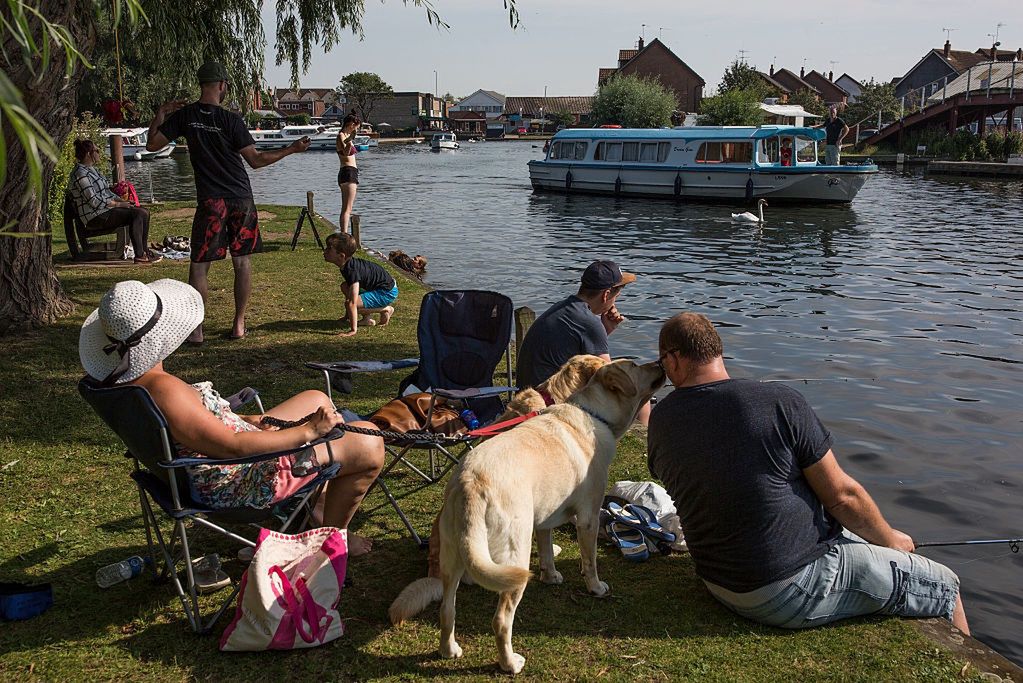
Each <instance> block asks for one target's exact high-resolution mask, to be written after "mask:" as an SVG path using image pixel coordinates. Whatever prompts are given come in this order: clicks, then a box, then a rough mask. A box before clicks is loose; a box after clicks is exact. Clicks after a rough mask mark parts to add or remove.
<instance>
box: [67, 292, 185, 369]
mask: <svg viewBox="0 0 1023 683" xmlns="http://www.w3.org/2000/svg"><path fill="white" fill-rule="evenodd" d="M204 314H205V310H204V308H203V303H202V297H201V296H200V295H199V292H197V291H196V290H195V289H194V288H193V287H192V286H191V285H189V284H187V283H184V282H180V281H178V280H170V279H164V280H157V281H156V282H153V283H151V284H148V285H147V284H145V283H144V282H139V281H138V280H127V281H125V282H118V283H117V284H116V285H114V286H113V287H112V288H111V289H110V291H108V292H107V293H106V294H104V295H103V298H102V299H100V302H99V308H97V309H96V310H95V311H93V312H92V313H90V314H89V317H88V318H86V319H85V323H84V324H83V325H82V332H81V334H80V335H79V336H78V355H79V356H80V357H81V359H82V367H83V368H85V371H86V372H87V373H88V374H89V375H90V376H91V377H93V378H95V379H98V380H101V381H103V383H104V384H115V383H118V384H119V383H123V382H131V381H132V380H135V379H138V378H139V377H141V376H142V375H144V374H145V373H146V372H148V371H149V370H151V369H152V368H153V367H154V366H155V365H156V364H157V363H159V362H160V361H162V360H163V359H164V358H166V357H167V356H169V355H170V354H172V353H173V352H174V350H175V349H177V348H178V347H179V346H181V343H182V342H183V341H185V339H186V338H187V337H188V335H189V334H191V333H192V330H194V329H195V328H196V327H197V326H198V325H199V323H201V322H202V320H203V316H204Z"/></svg>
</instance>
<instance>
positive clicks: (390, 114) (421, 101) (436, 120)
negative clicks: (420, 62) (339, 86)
mask: <svg viewBox="0 0 1023 683" xmlns="http://www.w3.org/2000/svg"><path fill="white" fill-rule="evenodd" d="M369 119H370V122H371V123H374V124H375V123H389V124H391V127H392V129H394V130H401V129H403V128H416V127H418V128H419V129H420V130H421V131H423V130H444V129H445V126H446V125H447V121H448V104H447V102H445V101H444V100H443V99H442V98H440V97H435V96H434V95H432V94H430V93H422V92H412V91H408V92H396V93H393V96H392V97H388V98H385V99H380V100H377V101H376V103H375V104H374V105H373V108H372V109H371V110H370V114H369Z"/></svg>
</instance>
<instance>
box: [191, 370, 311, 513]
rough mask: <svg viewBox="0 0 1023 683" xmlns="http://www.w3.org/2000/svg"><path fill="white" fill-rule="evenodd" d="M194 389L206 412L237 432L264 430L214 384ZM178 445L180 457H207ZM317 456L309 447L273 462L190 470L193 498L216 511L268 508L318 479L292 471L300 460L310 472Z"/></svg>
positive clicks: (207, 383) (212, 466)
mask: <svg viewBox="0 0 1023 683" xmlns="http://www.w3.org/2000/svg"><path fill="white" fill-rule="evenodd" d="M192 387H193V388H194V389H195V390H196V391H198V392H199V396H200V398H201V399H202V402H203V405H204V406H205V407H206V409H207V410H209V411H210V412H211V413H213V414H214V415H215V416H216V417H217V419H219V420H220V421H221V422H223V423H224V425H225V426H226V427H228V428H229V429H231V430H232V431H234V432H235V433H237V432H258V431H260V429H259V427H257V426H255V425H253V424H250V423H248V422H246V421H245V420H243V419H242V418H241V416H239V415H236V414H235V413H234V412H233V411H232V410H231V405H230V404H229V403H228V402H227V401H225V400H224V399H223V398H221V396H220V394H218V393H217V392H216V390H214V389H213V383H212V382H197V383H196V384H193V385H192ZM175 445H176V447H177V452H178V456H179V457H185V458H195V457H200V458H201V457H205V456H204V455H203V454H202V453H197V452H196V451H193V450H191V449H190V448H186V447H185V446H182V445H181V444H175ZM314 457H315V456H314V455H313V451H312V449H311V448H309V449H305V450H304V451H299V452H298V453H293V454H288V455H284V456H281V457H279V458H276V459H273V460H264V461H261V462H254V463H247V464H241V465H194V466H192V467H189V468H187V471H188V478H189V482H190V483H191V492H192V498H194V499H195V500H196V502H199V503H202V504H203V505H207V506H209V507H212V508H232V507H243V506H248V507H253V508H259V509H263V508H268V507H270V506H271V505H273V504H274V503H276V502H278V501H280V500H284V499H285V498H288V497H289V496H291V495H293V494H294V493H295V491H297V490H298V489H300V488H301V487H302V486H304V485H305V484H306V483H308V482H309V481H310V480H311V479H312V478H313V477H315V476H316V472H315V471H314V472H312V473H311V474H308V475H305V476H301V477H298V476H294V475H293V474H292V472H291V469H292V467H293V466H294V465H295V464H296V459H299V460H302V461H303V463H302V464H303V467H304V468H305V469H306V471H308V470H309V465H310V464H311V463H310V462H305V461H310V460H312V459H313V458H314ZM296 469H299V468H296ZM314 469H315V468H314Z"/></svg>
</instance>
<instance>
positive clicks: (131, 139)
mask: <svg viewBox="0 0 1023 683" xmlns="http://www.w3.org/2000/svg"><path fill="white" fill-rule="evenodd" d="M100 132H101V133H103V135H106V136H107V137H108V138H109V137H113V136H115V135H120V136H121V149H122V154H123V156H124V158H125V159H127V160H132V159H134V160H136V161H142V160H145V161H148V160H150V159H163V158H164V157H169V156H170V155H171V154H172V153H173V152H174V147H175V143H174V142H173V141H171V142H170V143H168V144H166V145H164V146H163V147H162V148H161V149H158V150H157V151H155V152H150V151H148V150H147V149H146V143H147V142H148V141H149V129H148V128H104V129H103V130H102V131H100Z"/></svg>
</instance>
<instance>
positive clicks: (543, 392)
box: [388, 354, 608, 626]
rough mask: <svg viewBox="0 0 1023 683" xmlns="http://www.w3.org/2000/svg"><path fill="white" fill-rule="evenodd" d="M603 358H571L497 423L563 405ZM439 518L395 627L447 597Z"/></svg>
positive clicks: (394, 616)
mask: <svg viewBox="0 0 1023 683" xmlns="http://www.w3.org/2000/svg"><path fill="white" fill-rule="evenodd" d="M607 363H608V361H606V360H604V359H603V358H601V357H600V356H591V355H588V354H579V355H577V356H572V357H571V358H569V359H568V360H567V361H566V362H565V364H564V365H562V366H561V367H560V368H558V371H557V372H555V373H554V374H553V375H551V376H550V377H548V378H547V379H545V380H544V381H543V382H541V383H540V384H539V385H537V387H536V388H535V389H523V390H522V391H519V392H516V394H515V395H514V396H512V399H511V400H510V401H509V402H508V405H507V406H506V407H505V408H506V409H505V412H504V414H503V415H501V416H500V417H499V418H497V419H496V420H495V421H494V422H495V423H496V422H503V421H505V420H510V419H512V418H514V417H518V416H521V415H528V414H529V413H531V412H533V411H538V410H543V409H544V408H546V407H547V406H549V405H554V404H556V403H564V402H565V401H567V400H568V398H569V397H570V396H571V395H572V394H574V393H575V392H577V391H579V390H580V389H582V388H583V387H585V386H586V384H587V383H588V382H589V381H590V378H591V377H593V375H594V373H596V372H597V370H599V369H600V368H602V367H604V366H605V365H607ZM439 519H440V518H439V516H438V519H437V520H434V523H433V529H432V530H431V533H430V555H429V558H428V563H429V567H428V570H427V576H426V577H424V578H422V579H416V580H415V581H413V582H412V583H410V584H409V585H407V586H405V588H404V589H402V591H401V593H399V594H398V597H396V598H395V599H394V602H392V603H391V607H390V609H389V610H388V615H389V616H390V618H391V623H392V624H394V625H395V626H397V625H399V624H401V623H402V622H404V621H405V620H406V619H411V618H412V617H414V616H415V615H417V614H419V613H420V612H422V611H423V610H424V609H426V608H427V607H428V606H429V605H430V604H431V603H434V602H439V601H440V599H441V596H442V595H443V594H444V588H443V586H442V584H441V582H440V530H439V526H438V521H439Z"/></svg>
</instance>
